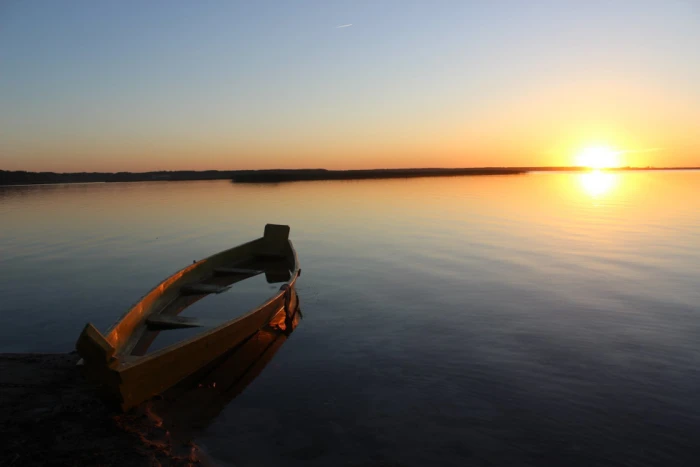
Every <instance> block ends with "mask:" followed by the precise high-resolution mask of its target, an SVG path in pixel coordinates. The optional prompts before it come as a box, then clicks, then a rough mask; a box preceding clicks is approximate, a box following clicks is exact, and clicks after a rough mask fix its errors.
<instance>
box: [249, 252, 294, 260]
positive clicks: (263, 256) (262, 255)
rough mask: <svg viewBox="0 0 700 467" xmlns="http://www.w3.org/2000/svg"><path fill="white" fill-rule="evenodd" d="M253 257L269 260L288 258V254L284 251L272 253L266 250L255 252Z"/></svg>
mask: <svg viewBox="0 0 700 467" xmlns="http://www.w3.org/2000/svg"><path fill="white" fill-rule="evenodd" d="M253 257H254V258H256V259H268V260H286V259H287V255H285V254H283V253H271V252H266V251H261V252H258V253H253Z"/></svg>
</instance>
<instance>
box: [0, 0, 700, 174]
mask: <svg viewBox="0 0 700 467" xmlns="http://www.w3.org/2000/svg"><path fill="white" fill-rule="evenodd" d="M698 5H700V4H697V3H693V2H663V1H656V2H649V1H634V2H632V1H630V2H625V1H613V2H595V1H588V2H535V1H533V2H525V1H500V2H466V1H449V2H448V1H444V2H439V1H438V2H409V1H373V2H356V1H353V2H333V1H319V2H293V1H284V2H281V1H280V2H271V1H269V2H175V1H168V2H165V1H149V2H135V1H123V2H94V1H92V2H88V1H66V2H50V1H42V2H20V1H6V2H3V3H2V4H0V168H8V169H27V170H42V169H44V170H58V171H63V170H66V171H70V170H83V169H84V170H154V169H185V168H196V169H203V168H221V169H233V168H257V167H260V168H265V167H309V166H314V167H330V168H356V167H376V166H386V167H388V166H393V167H403V166H436V165H441V166H482V165H549V164H554V165H559V164H564V165H566V162H567V161H568V160H570V159H571V153H572V151H576V150H577V148H580V147H582V146H586V145H590V144H607V145H611V146H614V147H618V148H620V149H623V150H626V151H630V152H629V154H630V155H631V156H630V157H631V158H633V157H636V156H632V155H633V154H640V155H643V157H644V158H646V159H645V160H646V161H647V162H648V159H649V158H652V161H653V162H655V163H656V165H664V164H665V165H683V164H686V163H694V164H696V165H700V154H699V153H698V149H700V142H699V141H698V136H697V135H696V134H695V132H694V131H693V128H697V122H700V84H698V83H700V59H698V57H699V55H698V54H699V53H700V52H699V51H700V6H698ZM344 25H351V26H346V27H341V28H339V27H338V26H344ZM649 148H662V150H659V151H647V149H649ZM633 151H638V152H633ZM645 151H646V152H645ZM639 157H640V158H641V157H642V156H639ZM645 160H642V159H639V160H638V161H639V162H640V163H643V162H644V161H645ZM634 161H636V160H633V162H634Z"/></svg>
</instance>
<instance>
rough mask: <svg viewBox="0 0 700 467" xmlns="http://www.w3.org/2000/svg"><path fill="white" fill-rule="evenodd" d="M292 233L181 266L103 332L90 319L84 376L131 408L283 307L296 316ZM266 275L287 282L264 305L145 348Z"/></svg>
mask: <svg viewBox="0 0 700 467" xmlns="http://www.w3.org/2000/svg"><path fill="white" fill-rule="evenodd" d="M289 230H290V229H289V226H286V225H275V224H267V225H266V226H265V231H264V235H263V236H262V237H260V238H258V239H255V240H253V241H250V242H248V243H244V244H242V245H239V246H237V247H234V248H231V249H229V250H225V251H222V252H220V253H217V254H215V255H213V256H210V257H208V258H206V259H203V260H201V261H196V262H194V263H193V264H190V265H189V266H187V267H185V268H183V269H181V270H180V271H178V272H176V273H175V274H173V275H171V276H170V277H168V278H167V279H165V280H164V281H163V282H161V283H160V284H158V285H157V286H156V287H154V288H153V289H152V290H151V291H150V292H148V293H147V294H146V295H145V296H144V297H143V298H141V300H139V301H138V302H137V303H136V304H135V305H134V306H132V307H131V308H130V309H129V310H128V311H127V312H126V313H125V314H124V315H123V316H122V317H121V318H120V319H119V320H118V321H117V322H116V323H114V324H113V325H112V326H111V327H110V328H109V329H108V330H107V331H106V333H105V334H102V333H101V332H100V331H99V330H98V329H97V328H96V327H95V326H93V325H92V324H91V323H88V324H87V325H86V326H85V328H84V329H83V331H82V333H81V334H80V337H79V338H78V341H77V343H76V350H77V351H78V353H79V354H80V356H81V361H80V365H81V366H82V370H83V373H84V374H85V375H86V376H87V377H88V378H89V379H91V380H92V381H94V382H95V383H97V384H98V385H99V387H100V388H101V390H102V393H103V394H105V395H106V396H107V397H108V398H109V399H111V400H114V401H116V402H117V403H118V404H119V406H120V407H121V408H122V410H128V409H129V408H131V407H134V406H136V405H138V404H140V403H141V402H144V401H146V400H148V399H150V398H151V397H153V396H154V395H157V394H161V393H163V392H164V391H166V390H167V389H169V388H171V387H172V386H174V385H175V384H177V383H178V382H180V381H182V380H183V379H185V378H187V377H188V376H190V375H192V374H194V373H195V372H196V371H197V370H199V369H201V368H202V367H205V366H206V365H208V364H210V363H211V362H212V361H214V360H216V359H217V358H218V357H220V356H222V355H224V354H225V353H227V352H228V351H229V350H231V349H232V348H234V347H236V346H238V345H241V344H242V343H244V342H245V341H246V340H247V339H249V338H250V337H251V336H253V335H254V334H256V333H257V332H258V331H260V330H261V329H263V328H264V327H265V326H266V325H267V324H268V323H269V322H270V321H271V320H272V319H273V318H274V317H275V316H276V315H278V314H279V313H280V311H283V312H284V314H285V315H286V316H289V317H290V318H291V317H293V316H294V315H295V313H296V311H297V310H298V308H299V298H298V296H297V293H296V290H295V285H296V281H297V279H298V277H299V274H300V272H301V269H300V268H299V260H298V258H297V254H296V251H295V250H294V246H293V245H292V242H291V240H290V239H289ZM260 274H264V275H265V277H266V280H267V282H268V283H279V282H283V284H282V285H281V286H280V288H279V289H278V290H276V291H275V292H274V293H273V294H272V296H271V297H269V298H268V299H267V300H265V301H264V303H262V304H261V305H259V306H257V307H255V308H254V309H252V310H249V311H248V312H246V313H245V314H243V315H242V316H238V317H235V318H232V319H230V320H228V321H225V322H223V323H221V324H219V325H217V326H214V327H212V328H209V329H205V330H203V331H202V332H200V333H198V334H195V335H193V336H191V337H189V338H186V339H184V340H181V341H177V342H175V343H172V344H170V345H167V346H165V347H163V348H160V349H158V350H155V351H153V352H147V350H148V348H149V347H150V346H151V344H152V343H153V341H154V340H155V338H156V337H157V336H158V334H159V333H161V332H167V331H168V330H173V329H182V328H196V327H201V326H202V324H201V323H200V322H199V321H198V320H197V318H196V317H191V316H182V315H181V313H182V312H183V311H184V310H185V309H187V307H189V306H190V305H192V304H193V303H195V302H197V301H199V300H201V299H203V298H205V297H207V296H209V295H211V294H219V293H222V292H225V291H226V290H228V289H229V288H230V287H231V286H232V285H234V284H235V283H236V282H240V281H243V280H245V279H248V278H251V277H254V276H257V275H260Z"/></svg>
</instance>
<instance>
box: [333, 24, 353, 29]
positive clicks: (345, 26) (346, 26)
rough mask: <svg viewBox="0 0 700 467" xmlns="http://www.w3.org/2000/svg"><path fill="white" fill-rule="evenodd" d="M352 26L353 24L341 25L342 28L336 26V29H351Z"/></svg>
mask: <svg viewBox="0 0 700 467" xmlns="http://www.w3.org/2000/svg"><path fill="white" fill-rule="evenodd" d="M350 26H352V23H349V24H341V25H340V26H336V27H335V28H336V29H342V28H349V27H350Z"/></svg>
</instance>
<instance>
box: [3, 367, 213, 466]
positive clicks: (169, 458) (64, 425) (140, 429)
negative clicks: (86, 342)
mask: <svg viewBox="0 0 700 467" xmlns="http://www.w3.org/2000/svg"><path fill="white" fill-rule="evenodd" d="M77 361H78V356H77V354H75V353H73V354H0V427H1V430H2V440H3V442H2V447H0V466H1V467H10V466H12V467H19V466H26V465H57V466H58V465H61V466H63V465H75V466H79V465H80V466H82V465H100V466H127V465H129V466H154V465H164V466H165V465H174V466H185V465H202V463H204V461H203V460H202V457H201V453H200V452H199V449H198V448H197V446H195V445H194V444H192V443H187V442H185V443H176V442H174V441H173V440H172V439H171V438H170V434H169V433H168V432H167V431H166V430H165V429H164V428H162V427H161V426H160V425H161V424H160V423H159V421H158V420H157V419H154V418H153V417H152V416H151V414H150V412H149V411H148V409H147V408H146V409H145V410H144V409H141V410H134V411H130V412H129V413H127V414H121V413H119V412H118V411H116V410H114V409H110V408H109V406H108V405H107V404H105V402H103V401H102V400H101V399H99V398H98V397H97V395H96V391H95V390H94V388H92V387H91V386H90V385H89V384H88V383H87V382H86V381H85V380H84V379H83V377H82V375H81V374H80V372H79V370H78V368H77V367H76V363H77Z"/></svg>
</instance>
